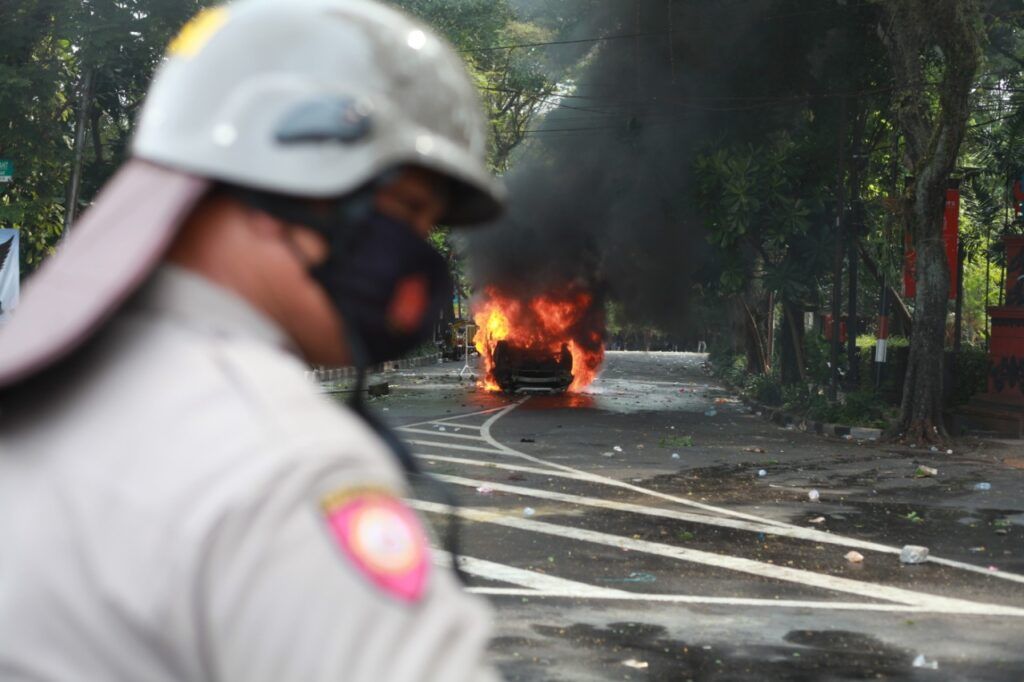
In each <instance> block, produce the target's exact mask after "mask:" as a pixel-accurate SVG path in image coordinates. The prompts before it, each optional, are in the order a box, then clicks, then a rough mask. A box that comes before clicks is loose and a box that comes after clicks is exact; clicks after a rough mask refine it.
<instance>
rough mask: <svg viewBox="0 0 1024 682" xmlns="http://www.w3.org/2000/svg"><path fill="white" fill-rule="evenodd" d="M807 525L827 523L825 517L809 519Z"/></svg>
mask: <svg viewBox="0 0 1024 682" xmlns="http://www.w3.org/2000/svg"><path fill="white" fill-rule="evenodd" d="M807 523H825V517H824V516H815V517H814V518H813V519H808V521H807Z"/></svg>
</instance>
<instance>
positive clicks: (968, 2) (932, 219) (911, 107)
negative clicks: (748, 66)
mask: <svg viewBox="0 0 1024 682" xmlns="http://www.w3.org/2000/svg"><path fill="white" fill-rule="evenodd" d="M884 7H885V12H884V16H885V19H886V21H885V22H884V25H883V26H880V28H879V31H880V34H881V38H882V40H883V42H884V43H885V45H886V48H887V49H888V52H889V60H890V63H891V65H892V68H893V72H894V75H895V80H896V85H897V91H896V93H895V97H896V103H895V104H896V112H897V118H898V121H899V125H900V128H901V131H902V133H903V137H904V139H905V140H906V142H907V145H906V159H907V162H908V163H909V165H910V171H911V173H912V174H913V176H914V182H913V184H912V185H911V187H909V188H908V189H909V196H908V197H907V198H906V203H907V207H906V212H907V217H908V223H909V225H910V228H911V233H912V235H913V243H914V249H915V250H916V251H917V299H916V301H915V304H916V305H915V308H914V335H913V337H912V338H911V342H910V358H909V360H908V368H907V375H906V380H905V382H904V386H903V404H902V406H901V415H900V425H899V427H900V431H901V432H902V433H903V436H904V438H906V439H907V440H912V441H915V442H934V441H939V440H942V439H944V438H945V435H946V434H945V429H944V428H943V425H942V357H943V347H944V340H945V331H946V312H947V298H948V292H949V270H948V263H947V261H946V253H945V249H944V248H943V241H942V213H943V210H944V205H945V202H944V197H945V190H946V185H947V183H948V181H949V176H950V174H951V173H952V172H953V170H954V168H955V167H956V162H957V157H958V155H959V152H960V143H961V142H962V141H963V137H964V133H965V130H966V125H967V118H968V114H969V104H970V91H971V86H972V84H973V82H974V76H975V74H976V73H977V70H978V63H979V60H980V54H981V49H980V45H981V35H980V31H979V27H980V26H982V17H981V9H980V5H979V2H978V0H900V1H899V2H888V3H886V4H885V6H884ZM936 55H940V57H939V58H940V59H941V77H940V79H939V82H938V85H937V86H935V89H934V90H933V89H932V88H931V87H929V86H928V81H929V78H930V77H932V76H931V73H928V74H926V73H925V65H926V64H927V63H928V61H930V60H934V59H935V58H936ZM935 94H937V95H938V106H934V107H933V99H932V98H933V96H934V95H935Z"/></svg>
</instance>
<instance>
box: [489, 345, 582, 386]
mask: <svg viewBox="0 0 1024 682" xmlns="http://www.w3.org/2000/svg"><path fill="white" fill-rule="evenodd" d="M492 357H493V359H494V369H493V372H492V374H493V376H494V380H495V381H496V382H497V384H498V386H499V387H501V390H503V391H505V392H506V393H515V392H516V391H552V392H559V393H560V392H562V391H564V390H566V389H567V388H569V386H570V385H572V380H573V375H572V352H571V351H570V350H569V346H568V344H564V343H563V344H562V348H561V349H560V350H559V352H558V353H552V352H551V351H550V350H549V349H547V348H520V347H517V346H513V345H511V344H510V343H509V341H508V340H507V339H505V340H503V341H498V342H497V343H496V344H495V347H494V352H493V354H492Z"/></svg>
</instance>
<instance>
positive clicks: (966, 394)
mask: <svg viewBox="0 0 1024 682" xmlns="http://www.w3.org/2000/svg"><path fill="white" fill-rule="evenodd" d="M955 362H956V372H954V374H953V376H954V379H953V387H952V388H953V391H952V395H951V396H950V400H951V402H952V404H953V405H963V404H964V403H966V402H967V401H969V400H970V399H971V396H973V395H974V394H975V393H984V392H985V390H986V389H987V388H988V372H989V364H988V353H987V352H986V351H985V349H983V348H963V349H961V351H960V356H959V357H958V358H956V360H955Z"/></svg>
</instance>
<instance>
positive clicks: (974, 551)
mask: <svg viewBox="0 0 1024 682" xmlns="http://www.w3.org/2000/svg"><path fill="white" fill-rule="evenodd" d="M967 551H969V552H971V553H972V554H981V553H982V552H984V551H985V547H984V546H980V547H971V548H970V549H969V550H967Z"/></svg>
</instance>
